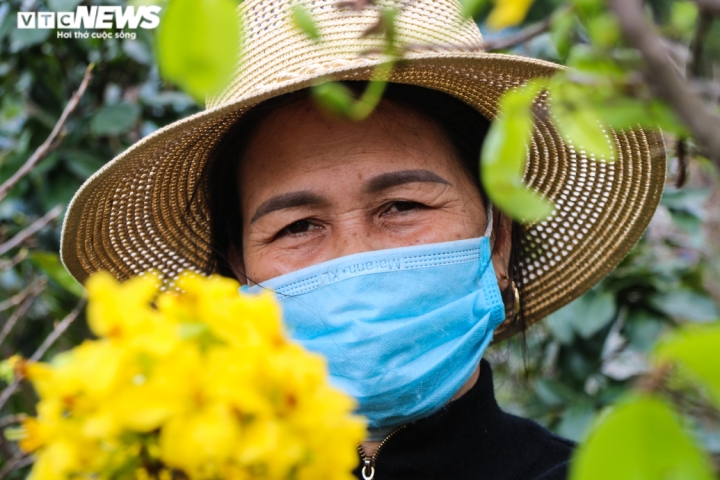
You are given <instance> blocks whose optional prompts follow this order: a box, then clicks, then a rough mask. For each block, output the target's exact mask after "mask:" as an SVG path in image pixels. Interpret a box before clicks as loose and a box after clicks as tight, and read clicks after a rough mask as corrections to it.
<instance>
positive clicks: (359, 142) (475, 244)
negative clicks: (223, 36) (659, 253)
mask: <svg viewBox="0 0 720 480" xmlns="http://www.w3.org/2000/svg"><path fill="white" fill-rule="evenodd" d="M308 6H310V7H311V10H313V13H314V15H315V16H316V18H317V20H318V22H319V24H320V29H321V32H325V33H326V35H325V41H324V42H323V43H321V44H319V45H317V44H314V43H312V42H310V41H309V40H307V39H306V38H305V37H303V35H302V34H301V33H299V32H297V31H296V30H294V29H293V28H292V26H291V25H290V22H289V19H288V13H287V12H288V10H287V7H288V5H287V3H286V2H282V1H280V0H275V1H272V0H267V1H263V0H256V1H246V2H244V3H243V4H242V6H241V11H242V12H243V15H244V16H245V31H246V40H245V57H244V60H243V62H244V63H243V65H242V70H241V72H240V73H239V74H238V75H237V77H236V78H235V79H234V81H233V82H231V84H230V85H229V86H228V87H227V89H226V90H225V91H224V92H223V93H222V94H221V95H220V96H219V97H218V98H215V99H212V100H210V101H209V102H208V110H206V111H205V112H202V113H200V114H198V115H195V116H194V117H191V118H189V119H186V120H183V121H181V122H177V123H176V124H173V125H171V126H169V127H167V128H165V129H163V130H161V131H159V132H156V133H155V134H153V135H151V136H149V137H148V138H146V139H144V140H143V141H141V142H139V143H138V144H137V145H135V146H134V147H133V148H131V149H130V150H128V151H127V152H125V153H124V154H122V155H121V156H119V157H118V158H116V159H115V160H113V161H112V162H111V163H110V164H108V165H107V166H106V167H105V168H103V169H102V170H101V171H100V172H98V174H96V175H95V176H94V177H93V178H91V179H90V180H89V181H88V183H87V184H86V185H84V186H83V188H82V189H81V190H80V191H79V192H78V194H77V195H76V198H75V199H74V201H73V203H72V205H71V207H70V209H69V211H68V214H67V216H66V223H65V225H64V231H63V242H62V244H63V250H62V255H63V261H64V262H65V264H66V266H67V267H68V269H69V270H70V271H71V273H72V274H73V275H75V277H76V278H78V279H79V280H80V281H82V280H84V279H85V278H86V277H87V275H88V274H90V273H92V272H93V271H95V270H98V269H106V270H109V271H110V272H112V273H114V274H115V275H116V276H117V277H118V278H127V277H128V276H131V275H133V274H137V273H140V272H142V271H144V270H147V269H149V268H156V269H160V270H161V271H163V272H164V273H166V274H167V275H168V277H172V275H173V274H174V273H176V272H177V271H178V270H180V269H184V268H191V269H195V270H198V271H203V272H207V273H209V272H219V273H222V274H224V275H228V276H234V277H236V278H238V279H239V280H240V281H241V282H243V283H245V284H246V285H247V288H248V289H249V290H258V289H260V288H268V289H272V290H274V291H276V292H277V293H278V298H279V300H280V301H281V302H282V304H283V308H284V312H285V318H286V322H287V323H288V326H289V329H290V331H291V334H292V336H293V337H294V338H295V339H296V340H298V341H299V342H301V343H303V344H304V345H305V346H306V347H307V348H309V349H311V350H314V351H317V352H320V353H322V354H324V355H325V356H326V358H327V359H328V362H329V366H330V372H331V376H332V379H333V381H334V382H335V383H336V384H337V385H338V386H339V387H340V388H342V389H344V390H345V391H347V392H348V393H350V394H352V395H353V396H354V397H355V398H356V399H357V400H358V403H359V407H358V410H359V412H360V413H361V414H363V415H365V416H366V417H367V418H368V421H369V427H370V429H369V435H368V438H367V441H366V442H364V443H363V445H362V446H361V447H360V448H359V453H360V458H359V464H358V469H357V471H356V474H357V476H358V477H359V478H365V479H368V478H379V479H392V478H460V479H462V478H467V479H470V478H493V479H505V478H507V479H511V478H517V479H520V478H522V479H540V478H542V479H555V478H564V477H565V475H566V470H567V461H568V458H569V455H570V453H571V450H572V445H571V444H570V443H569V442H567V441H565V440H563V439H560V438H558V437H555V436H554V435H552V434H550V433H549V432H548V431H546V430H544V429H543V428H541V427H539V426H538V425H537V424H535V423H533V422H531V421H529V420H525V419H521V418H518V417H514V416H511V415H507V414H505V413H503V412H502V411H501V410H500V409H499V407H498V406H497V404H496V402H495V400H494V397H493V389H492V377H491V371H490V367H489V365H488V364H487V362H485V361H482V362H481V357H482V354H483V352H484V350H485V348H486V347H487V346H488V344H489V343H490V341H491V340H492V339H493V335H494V336H495V338H498V337H505V336H508V335H510V334H512V333H513V332H517V331H521V330H523V329H524V328H525V327H526V326H527V325H529V324H531V323H533V322H535V321H537V320H539V319H541V318H542V317H544V316H545V315H547V314H548V313H550V312H552V311H553V310H555V309H557V308H559V307H560V306H562V305H564V304H565V303H567V302H569V301H570V300H572V299H573V298H575V297H577V296H578V295H580V294H581V293H583V292H584V291H586V290H587V289H588V288H590V287H591V286H592V285H593V284H594V283H595V282H596V281H597V280H599V279H600V278H602V276H604V275H605V274H606V273H607V272H608V271H609V270H610V269H612V268H613V267H614V266H615V265H616V264H617V262H618V261H619V260H620V259H621V258H622V257H623V256H624V255H625V253H627V251H628V250H629V248H630V247H631V246H632V244H633V243H634V242H635V241H636V240H637V238H638V237H639V236H640V235H641V233H642V231H643V230H644V228H645V226H646V225H647V222H648V221H649V218H650V215H651V213H652V211H653V210H654V208H655V206H656V204H657V202H658V199H659V196H660V193H661V191H662V185H663V181H664V174H665V166H664V156H663V153H662V148H661V143H660V141H659V140H658V139H657V138H656V137H655V136H654V135H652V134H649V133H646V132H642V131H634V132H628V133H626V134H620V133H614V132H611V134H610V135H609V140H610V141H612V142H614V143H615V145H616V147H617V152H618V157H619V158H618V159H617V161H616V162H615V163H601V162H596V161H593V160H590V159H588V158H587V157H586V156H585V155H584V153H583V152H582V150H576V149H574V148H573V147H572V146H571V145H568V144H565V143H564V142H563V141H562V139H561V138H560V137H559V136H558V135H557V133H556V131H555V129H554V128H553V126H552V123H551V122H550V121H549V120H548V119H547V118H544V117H543V116H542V115H540V116H539V118H538V120H537V124H536V134H535V136H534V142H533V145H532V148H531V149H530V155H529V161H528V168H527V172H526V179H527V181H528V184H529V185H530V187H531V188H533V189H535V190H537V191H539V192H540V193H542V194H543V195H545V196H547V197H549V198H550V199H551V200H553V201H554V202H555V204H556V211H555V213H554V214H553V216H552V217H551V218H550V219H548V220H546V221H544V222H542V223H539V224H535V225H521V224H515V225H513V224H512V223H511V222H510V221H508V220H507V219H505V218H503V217H502V216H501V214H500V212H498V211H497V210H494V209H493V208H492V206H491V205H490V204H489V202H488V201H487V198H486V197H485V195H484V193H483V192H482V189H481V188H480V183H479V182H478V173H477V158H478V154H479V151H480V147H481V144H482V139H483V136H484V133H485V131H486V130H487V127H488V120H486V119H492V118H494V117H495V115H496V114H497V100H498V98H499V96H500V95H501V94H502V93H503V92H504V91H506V90H507V89H509V88H512V87H513V86H515V85H518V84H521V83H522V82H524V81H526V80H528V79H529V78H532V77H533V76H548V75H551V74H552V73H554V72H555V71H557V70H558V68H559V67H558V66H556V65H552V64H549V63H546V62H539V61H536V60H532V59H524V58H521V57H512V56H506V55H489V54H484V53H482V52H480V51H478V50H477V47H478V45H480V44H481V42H482V39H481V37H480V33H479V32H478V31H477V28H476V27H475V25H474V24H472V22H470V21H465V22H461V21H460V20H459V18H460V16H459V8H458V5H457V4H456V3H455V2H452V1H450V0H447V1H438V0H418V1H413V2H404V6H403V10H402V12H401V13H400V15H399V16H398V19H397V26H396V28H397V36H398V42H399V43H400V44H401V45H402V44H413V46H414V48H413V50H412V53H409V54H408V55H407V57H408V58H407V60H405V61H404V62H403V63H401V64H400V65H398V66H396V68H395V69H394V70H393V73H392V77H391V82H392V83H391V85H390V86H389V89H388V92H387V95H386V97H385V98H384V100H383V101H382V102H381V104H380V105H379V107H378V108H377V109H376V111H375V112H374V113H373V114H372V115H371V116H370V117H369V118H367V119H366V120H363V121H361V122H350V121H347V120H344V119H342V118H337V117H333V116H330V115H328V114H326V113H324V112H322V111H321V110H320V109H318V107H317V106H316V105H315V104H314V103H313V102H312V101H311V100H310V98H309V95H308V93H307V92H308V91H307V88H308V87H309V86H311V85H313V84H316V83H319V82H322V81H326V80H327V79H329V78H333V79H337V80H341V81H344V82H345V84H346V85H347V86H348V87H349V88H351V89H352V90H354V91H356V92H359V91H361V90H362V88H363V86H364V84H363V83H362V82H363V81H366V80H369V79H370V78H371V76H372V75H373V69H374V67H376V66H377V65H379V64H382V63H383V61H384V59H383V58H381V57H380V56H378V55H376V54H372V53H370V54H366V55H362V56H360V55H358V52H368V51H371V52H372V51H373V50H377V49H378V48H380V47H381V46H382V44H383V39H382V38H381V37H373V36H372V35H371V36H367V35H363V32H365V31H367V30H368V28H369V27H371V26H372V25H373V24H375V23H376V22H377V19H378V15H379V11H378V9H379V7H369V8H367V9H365V10H363V11H361V12H357V11H355V10H352V9H351V8H349V7H348V8H346V7H342V6H338V5H337V4H336V3H335V2H334V1H331V0H327V1H321V0H316V1H315V2H308ZM423 44H426V45H427V46H425V47H424V46H423ZM438 45H439V46H438ZM458 45H460V46H464V47H466V48H465V50H468V49H472V50H474V51H471V52H467V51H463V49H459V48H457V46H458ZM418 46H419V47H420V48H418ZM413 85H414V86H413ZM441 92H444V93H441ZM543 102H544V100H543V99H540V100H539V101H538V104H537V106H538V109H540V110H541V109H542V108H543V106H544V103H543Z"/></svg>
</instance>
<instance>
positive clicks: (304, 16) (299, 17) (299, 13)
mask: <svg viewBox="0 0 720 480" xmlns="http://www.w3.org/2000/svg"><path fill="white" fill-rule="evenodd" d="M290 16H291V18H292V22H293V25H295V27H296V28H297V29H298V30H300V31H301V32H303V33H304V34H305V35H307V36H308V38H309V39H310V40H312V41H313V42H317V41H318V40H320V30H318V26H317V22H316V21H315V18H314V17H313V16H312V13H310V11H309V10H308V9H307V8H306V7H305V5H303V4H301V3H297V4H295V5H293V6H292V9H291V10H290Z"/></svg>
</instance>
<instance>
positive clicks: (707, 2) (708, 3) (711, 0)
mask: <svg viewBox="0 0 720 480" xmlns="http://www.w3.org/2000/svg"><path fill="white" fill-rule="evenodd" d="M693 1H694V2H695V3H697V6H698V7H700V10H701V11H700V12H698V15H702V10H705V11H706V12H708V13H712V14H713V15H715V16H716V17H720V0H693Z"/></svg>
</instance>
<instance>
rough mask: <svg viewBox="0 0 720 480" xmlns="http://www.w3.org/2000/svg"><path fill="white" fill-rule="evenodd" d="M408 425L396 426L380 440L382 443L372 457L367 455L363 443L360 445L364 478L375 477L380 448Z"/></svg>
mask: <svg viewBox="0 0 720 480" xmlns="http://www.w3.org/2000/svg"><path fill="white" fill-rule="evenodd" d="M406 426H407V425H402V426H401V427H398V428H396V429H395V430H393V431H392V432H391V433H390V435H388V436H387V437H385V439H384V440H383V441H382V442H380V445H378V447H377V449H376V450H375V453H373V455H372V457H368V456H367V455H365V450H364V449H363V447H362V445H358V447H357V450H358V454H360V461H361V462H362V466H361V467H360V473H361V474H362V478H363V480H373V479H374V478H375V461H376V460H377V456H378V454H379V453H380V450H382V448H383V446H385V444H386V443H387V441H388V440H390V439H391V438H392V437H393V436H395V434H396V433H397V432H399V431H400V430H402V429H403V428H405V427H406Z"/></svg>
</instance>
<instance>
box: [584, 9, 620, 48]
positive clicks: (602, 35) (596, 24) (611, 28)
mask: <svg viewBox="0 0 720 480" xmlns="http://www.w3.org/2000/svg"><path fill="white" fill-rule="evenodd" d="M587 27H588V33H589V34H590V38H591V39H592V41H593V43H595V44H596V45H599V46H602V47H612V46H613V45H614V44H615V43H617V42H618V40H620V28H619V26H618V23H617V20H616V19H615V17H614V16H613V15H611V14H609V13H600V14H598V15H595V16H594V17H593V18H591V19H589V21H588V25H587Z"/></svg>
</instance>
